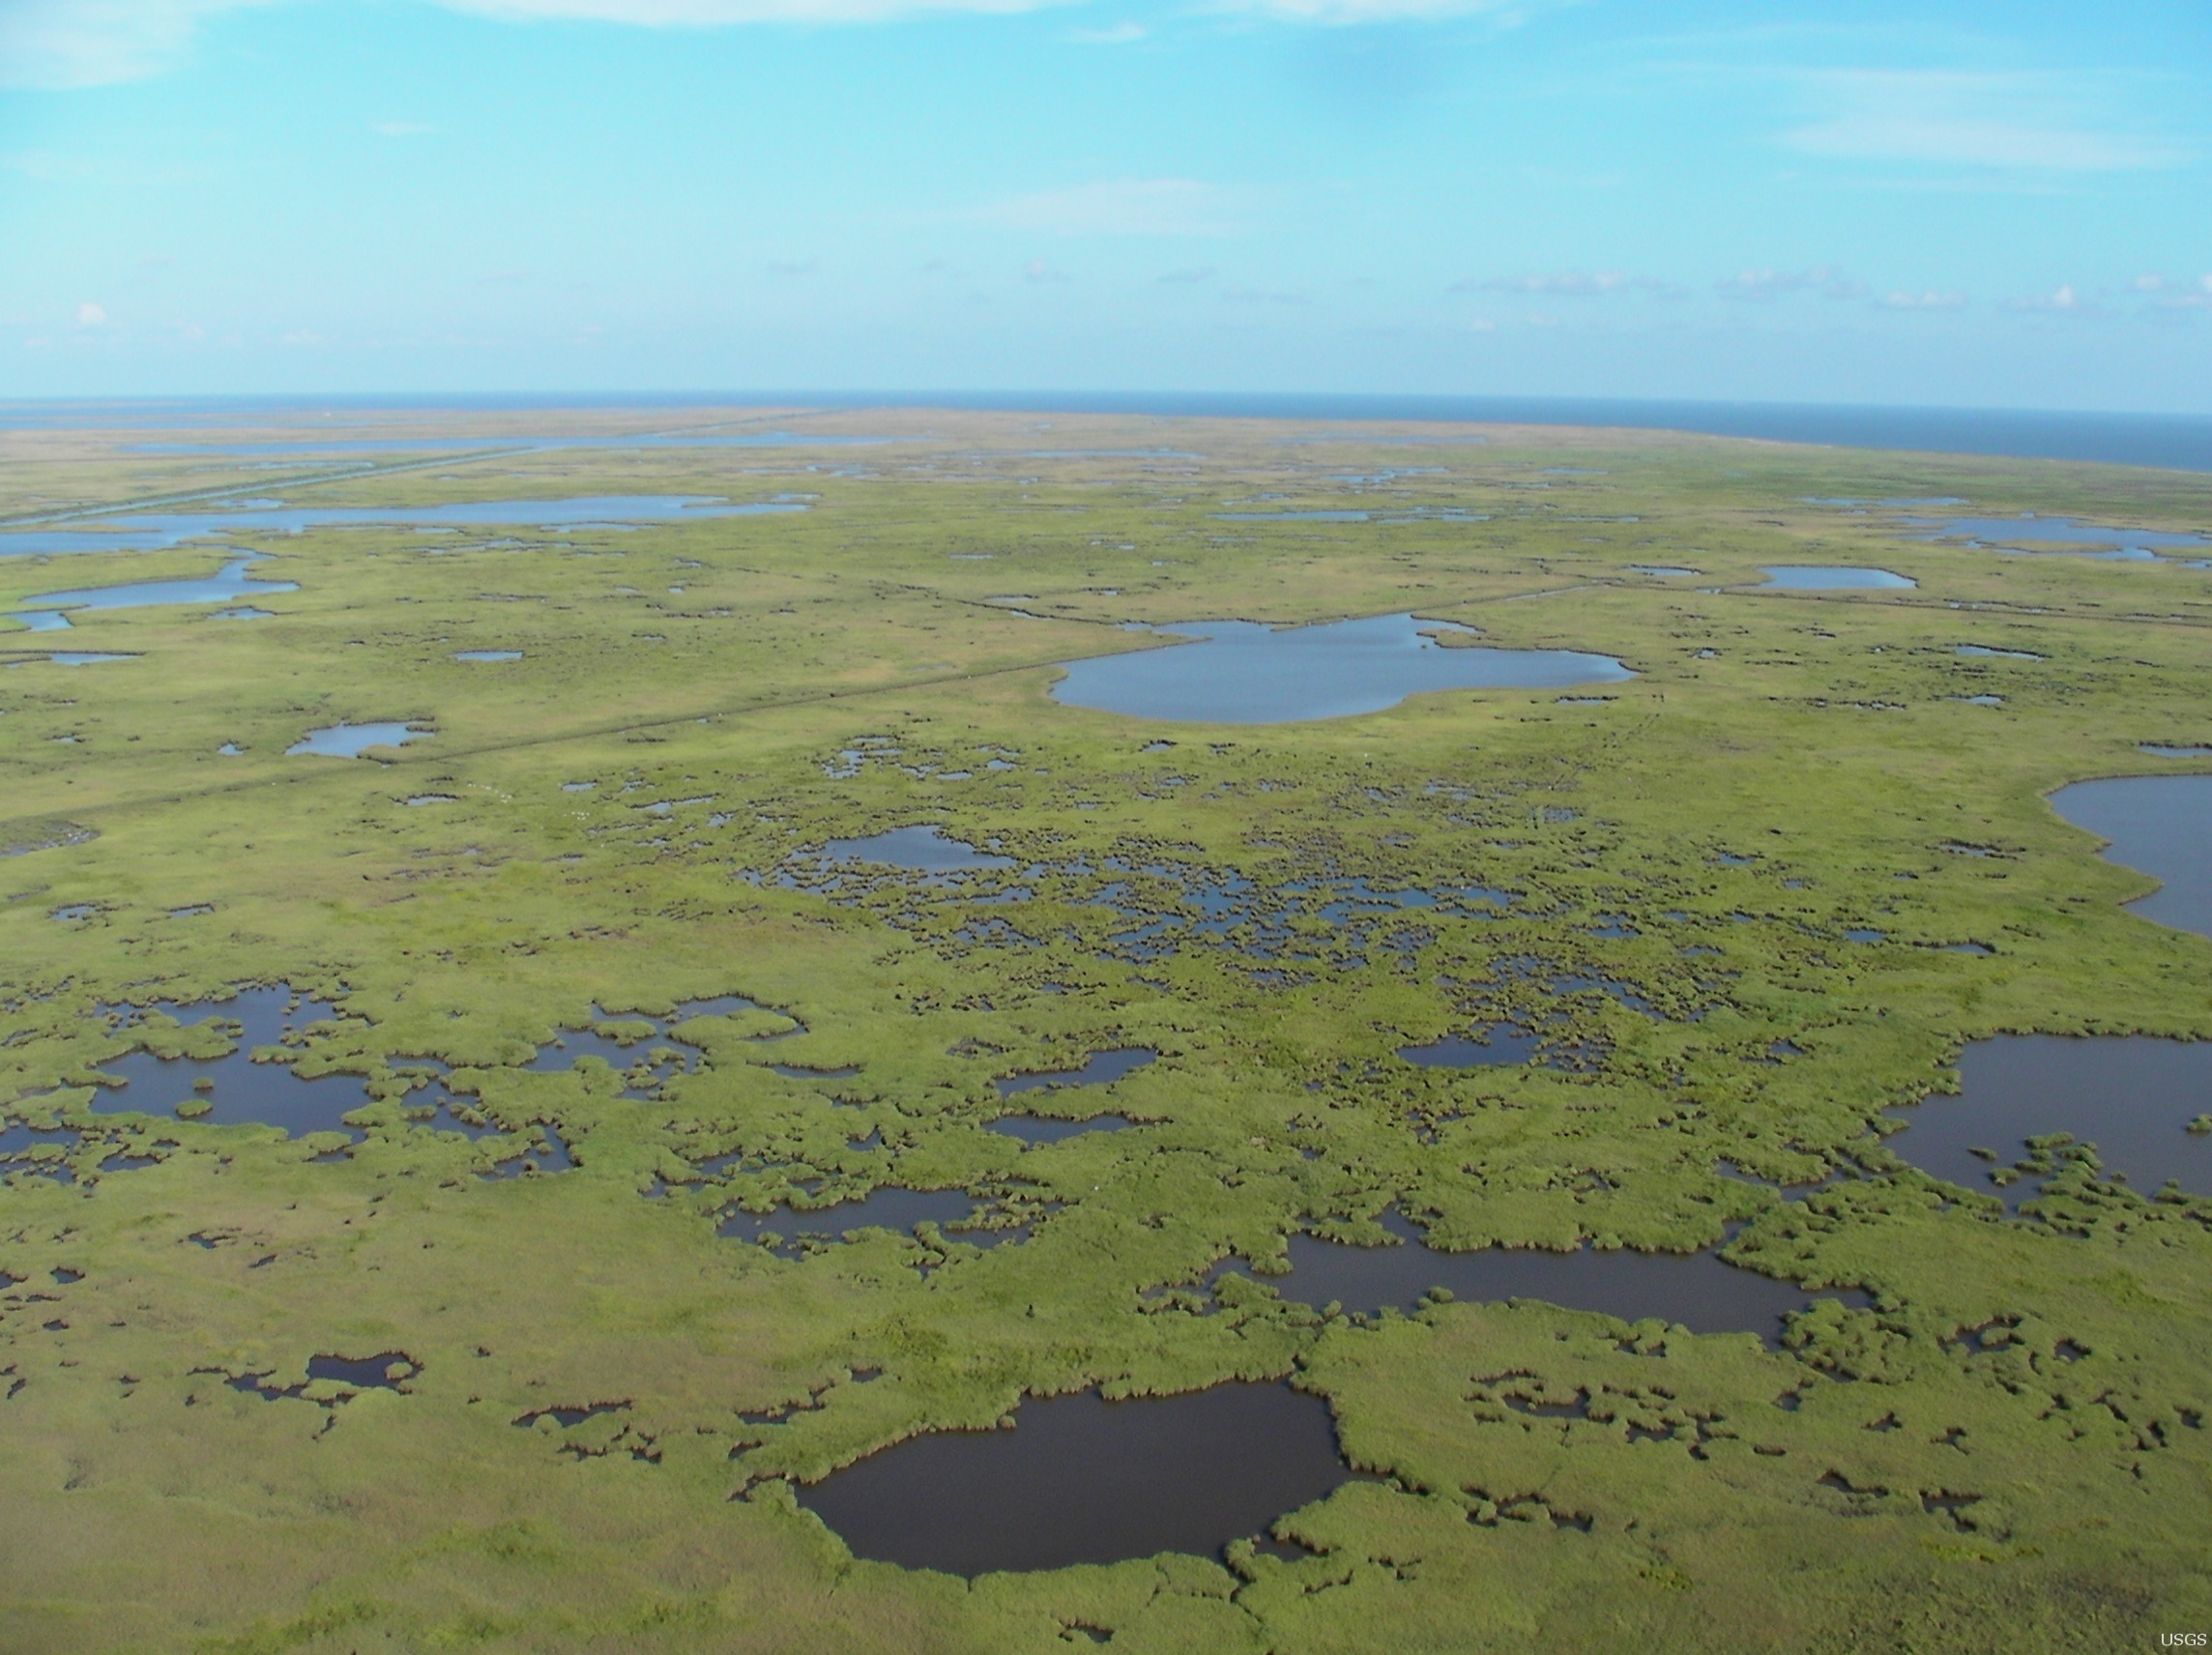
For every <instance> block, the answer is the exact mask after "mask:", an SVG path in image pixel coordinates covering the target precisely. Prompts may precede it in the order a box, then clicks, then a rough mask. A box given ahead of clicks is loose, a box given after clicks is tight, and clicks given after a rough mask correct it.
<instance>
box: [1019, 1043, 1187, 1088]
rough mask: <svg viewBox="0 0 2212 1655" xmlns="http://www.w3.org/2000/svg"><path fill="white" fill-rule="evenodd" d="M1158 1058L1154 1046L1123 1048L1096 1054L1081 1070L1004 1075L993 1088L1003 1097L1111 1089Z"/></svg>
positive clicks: (1053, 1070)
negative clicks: (1047, 1090)
mask: <svg viewBox="0 0 2212 1655" xmlns="http://www.w3.org/2000/svg"><path fill="white" fill-rule="evenodd" d="M1158 1057H1159V1053H1157V1052H1155V1051H1153V1050H1152V1049H1151V1048H1150V1046H1120V1047H1117V1048H1115V1049H1114V1050H1113V1051H1111V1052H1099V1053H1096V1054H1094V1055H1093V1056H1092V1057H1091V1059H1090V1060H1088V1061H1087V1062H1085V1063H1084V1064H1083V1066H1082V1067H1081V1068H1075V1069H1046V1070H1042V1071H1040V1072H1037V1073H1033V1074H1026V1075H1003V1076H1001V1077H1000V1078H999V1079H998V1080H996V1081H994V1082H992V1083H991V1084H992V1085H994V1086H996V1087H997V1088H998V1089H999V1095H1000V1096H1001V1097H1011V1096H1013V1095H1014V1093H1016V1092H1018V1091H1035V1090H1037V1089H1040V1088H1049V1087H1069V1086H1111V1085H1113V1084H1114V1082H1116V1081H1118V1080H1120V1079H1121V1077H1122V1076H1123V1075H1127V1074H1134V1073H1135V1072H1136V1071H1137V1070H1139V1069H1141V1068H1143V1067H1144V1066H1145V1065H1146V1064H1147V1063H1150V1062H1152V1061H1154V1060H1157V1059H1158Z"/></svg>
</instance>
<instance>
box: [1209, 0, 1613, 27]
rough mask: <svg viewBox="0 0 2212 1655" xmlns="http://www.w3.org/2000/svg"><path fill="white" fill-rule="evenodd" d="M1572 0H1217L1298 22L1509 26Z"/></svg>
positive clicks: (1221, 5) (1224, 7) (1222, 5)
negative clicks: (1485, 21)
mask: <svg viewBox="0 0 2212 1655" xmlns="http://www.w3.org/2000/svg"><path fill="white" fill-rule="evenodd" d="M1571 3H1572V0H1217V5H1218V9H1219V10H1221V11H1225V12H1258V13H1261V14H1264V15H1267V16H1272V17H1278V18H1282V19H1285V20H1287V21H1291V22H1298V23H1332V24H1356V23H1395V22H1406V21H1421V20H1435V19H1439V18H1444V17H1472V16H1483V15H1487V16H1490V17H1492V18H1494V19H1496V20H1497V21H1498V22H1499V23H1501V24H1503V25H1505V26H1507V27H1511V26H1513V25H1516V24H1519V23H1522V22H1525V21H1527V20H1528V15H1529V14H1530V13H1532V12H1536V11H1549V10H1551V9H1553V8H1554V7H1555V6H1557V5H1560V4H1571Z"/></svg>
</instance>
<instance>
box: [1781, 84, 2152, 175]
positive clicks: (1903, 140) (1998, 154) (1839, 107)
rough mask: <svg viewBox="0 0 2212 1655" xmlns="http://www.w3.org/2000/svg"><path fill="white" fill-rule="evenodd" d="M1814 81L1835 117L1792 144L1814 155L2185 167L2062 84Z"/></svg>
mask: <svg viewBox="0 0 2212 1655" xmlns="http://www.w3.org/2000/svg"><path fill="white" fill-rule="evenodd" d="M1809 78H1810V83H1811V86H1812V88H1813V89H1814V91H1815V93H1816V95H1817V96H1818V97H1819V99H1820V101H1822V102H1826V103H1827V104H1828V105H1829V106H1830V108H1831V110H1832V113H1831V114H1830V115H1829V116H1828V118H1827V119H1825V120H1818V121H1814V122H1812V123H1810V124H1809V125H1806V126H1802V127H1799V128H1797V129H1796V130H1794V131H1790V132H1789V133H1787V134H1785V142H1787V143H1788V144H1789V145H1790V147H1791V148H1792V149H1796V150H1800V151H1803V152H1804V153H1806V154H1808V155H1818V156H1828V157H1833V158H1838V159H1843V160H1876V161H1931V162H1936V163H1939V164H1945V165H1953V166H1972V167H2000V168H2010V169H2024V170H2029V171H2041V172H2120V171H2127V170H2132V169H2136V168H2140V167H2154V166H2167V165H2170V164H2172V163H2174V162H2176V161H2179V160H2185V159H2187V158H2186V156H2185V154H2184V153H2183V152H2182V151H2180V150H2177V149H2175V148H2173V147H2172V146H2170V145H2168V144H2163V143H2159V142H2156V141H2154V140H2152V139H2149V138H2145V137H2142V136H2139V135H2135V134H2131V133H2128V132H2125V131H2117V130H2113V124H2112V123H2111V122H2110V121H2099V120H2097V119H2096V118H2095V116H2094V113H2093V112H2091V111H2088V110H2085V109H2083V108H2081V107H2080V105H2081V102H2082V94H2083V92H2084V91H2085V90H2086V89H2085V88H2084V87H2082V86H2079V85H2075V84H2072V83H2069V82H2067V81H2066V80H2063V79H2061V78H2059V77H2057V76H2052V75H2042V74H1976V73H1956V72H1946V71H1927V70H1838V71H1831V72H1827V73H1819V74H1816V75H1813V76H1811V77H1809ZM2069 105H2073V106H2072V107H2070V106H2069Z"/></svg>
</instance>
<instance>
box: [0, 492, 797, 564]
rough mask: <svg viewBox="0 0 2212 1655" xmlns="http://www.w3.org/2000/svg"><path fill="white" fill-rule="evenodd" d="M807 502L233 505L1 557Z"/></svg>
mask: <svg viewBox="0 0 2212 1655" xmlns="http://www.w3.org/2000/svg"><path fill="white" fill-rule="evenodd" d="M806 509H807V506H806V503H805V502H804V501H798V500H762V501H751V502H748V503H745V504H742V505H737V504H732V503H731V502H729V501H726V500H720V499H717V498H714V497H712V496H707V495H688V494H684V495H679V494H599V495H586V496H581V497H578V498H573V499H568V500H477V501H464V502H458V503H455V504H451V505H445V506H285V505H283V504H281V503H280V502H277V501H266V502H245V501H241V502H233V503H230V504H228V505H224V506H218V507H216V508H212V509H210V510H206V511H143V512H128V513H124V512H118V513H116V514H115V515H113V516H109V517H98V518H94V517H86V518H82V519H77V520H75V521H73V522H71V523H68V524H62V525H46V526H44V527H41V528H34V529H11V530H4V531H0V557H23V556H51V555H55V554H59V553H67V552H131V551H159V550H161V549H163V548H165V547H168V546H176V545H182V544H183V543H184V542H185V541H187V540H193V539H200V538H203V537H208V536H221V535H253V534H262V535H267V534H282V535H297V534H301V533H304V532H305V531H306V530H309V529H326V528H333V527H343V526H347V525H352V526H357V527H358V526H362V525H367V524H379V525H390V526H393V527H396V528H419V527H422V528H430V527H437V526H440V525H447V524H457V525H467V526H471V527H493V526H498V527H513V528H530V529H561V528H583V527H591V526H597V525H601V524H611V525H616V526H621V525H625V524H628V523H665V522H670V521H688V520H693V519H697V518H701V517H746V516H758V515H761V514H764V513H774V512H785V511H804V510H806Z"/></svg>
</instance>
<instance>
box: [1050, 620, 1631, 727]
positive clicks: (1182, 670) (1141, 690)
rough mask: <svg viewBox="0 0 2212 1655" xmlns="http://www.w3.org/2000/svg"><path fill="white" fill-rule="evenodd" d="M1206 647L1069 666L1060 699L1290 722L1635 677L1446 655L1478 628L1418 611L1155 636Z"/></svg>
mask: <svg viewBox="0 0 2212 1655" xmlns="http://www.w3.org/2000/svg"><path fill="white" fill-rule="evenodd" d="M1155 630H1159V631H1162V632H1167V633H1172V634H1174V635H1178V636H1184V637H1191V638H1196V639H1199V640H1201V641H1200V642H1197V643H1185V644H1176V645H1173V646H1171V647H1170V648H1167V649H1159V650H1145V651H1140V652H1138V653H1134V654H1125V655H1100V656H1095V657H1092V658H1090V659H1086V660H1077V661H1067V662H1063V663H1062V665H1063V666H1065V668H1066V669H1067V671H1066V676H1065V677H1064V678H1062V680H1061V681H1060V682H1058V683H1056V684H1054V685H1053V687H1052V693H1053V696H1054V698H1055V699H1056V700H1059V701H1061V702H1062V703H1064V704H1066V705H1067V706H1070V707H1089V708H1095V709H1097V710H1099V711H1106V712H1121V713H1125V714H1127V715H1129V716H1131V717H1135V718H1164V719H1180V720H1192V721H1198V722H1204V723H1217V724H1283V723H1290V722H1294V721H1295V720H1300V719H1308V718H1345V717H1351V716H1353V715H1355V714H1358V713H1363V712H1380V711H1383V709H1384V708H1388V707H1395V706H1397V705H1398V703H1399V702H1401V701H1403V700H1405V699H1406V697H1408V696H1409V695H1418V694H1421V693H1423V692H1425V691H1429V690H1439V689H1564V688H1566V687H1568V686H1569V685H1572V684H1579V683H1616V682H1620V681H1621V680H1623V679H1628V678H1633V677H1634V676H1635V675H1634V674H1633V673H1632V672H1630V671H1629V669H1628V668H1626V667H1625V666H1623V665H1621V663H1620V662H1619V661H1617V660H1615V659H1614V658H1613V657H1612V656H1611V655H1593V654H1583V653H1577V652H1575V651H1571V650H1496V649H1489V648H1485V647H1470V648H1455V649H1445V648H1444V647H1443V646H1442V645H1441V644H1439V643H1438V642H1437V641H1436V639H1435V638H1434V637H1433V636H1431V634H1432V633H1436V632H1463V633H1464V632H1465V631H1467V630H1468V629H1467V628H1466V627H1463V626H1459V625H1455V624H1450V623H1446V622H1436V621H1421V620H1417V619H1415V618H1414V617H1413V616H1412V615H1410V614H1407V615H1372V616H1367V617H1364V618H1362V619H1359V620H1354V621H1338V622H1334V623H1331V624H1325V625H1315V626H1293V627H1283V628H1277V627H1273V626H1266V625H1261V624H1258V623H1256V622H1251V621H1202V622H1194V623H1190V624H1183V623H1178V624H1175V625H1173V626H1168V627H1160V628H1155Z"/></svg>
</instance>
